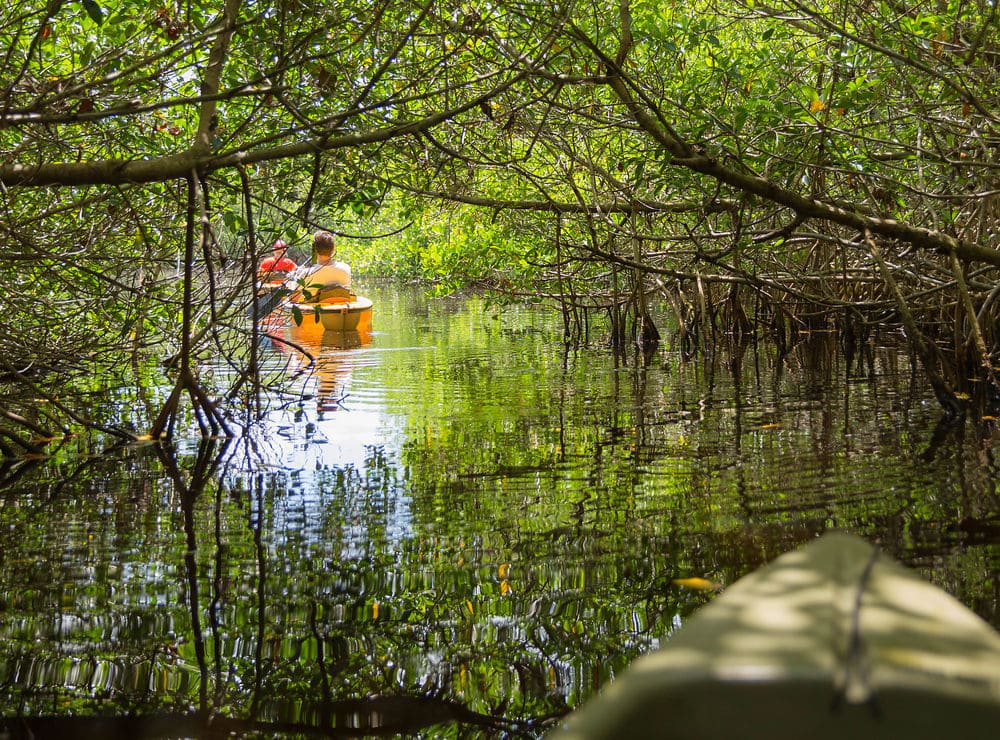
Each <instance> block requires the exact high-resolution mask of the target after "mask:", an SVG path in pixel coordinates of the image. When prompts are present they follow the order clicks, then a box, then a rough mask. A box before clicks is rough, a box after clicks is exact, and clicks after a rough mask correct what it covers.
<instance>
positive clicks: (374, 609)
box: [372, 601, 378, 620]
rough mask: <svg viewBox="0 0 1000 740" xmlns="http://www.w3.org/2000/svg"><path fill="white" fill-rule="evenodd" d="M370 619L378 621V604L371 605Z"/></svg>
mask: <svg viewBox="0 0 1000 740" xmlns="http://www.w3.org/2000/svg"><path fill="white" fill-rule="evenodd" d="M372 619H374V620H378V602H377V601H375V602H373V603H372Z"/></svg>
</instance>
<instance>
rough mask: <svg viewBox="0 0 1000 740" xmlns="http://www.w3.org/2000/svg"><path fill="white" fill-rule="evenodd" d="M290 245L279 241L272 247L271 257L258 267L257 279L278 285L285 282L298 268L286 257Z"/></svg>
mask: <svg viewBox="0 0 1000 740" xmlns="http://www.w3.org/2000/svg"><path fill="white" fill-rule="evenodd" d="M287 251H288V245H287V244H285V242H284V241H283V240H281V239H278V240H277V241H276V242H275V243H274V247H272V253H271V256H270V257H265V258H264V259H262V260H261V262H260V264H259V265H258V266H257V279H258V280H260V281H261V282H262V283H277V282H281V281H282V280H284V279H285V278H286V277H287V276H288V275H289V274H291V273H292V272H294V271H295V269H296V268H297V267H298V265H296V264H295V263H294V262H293V261H292V260H291V259H289V258H288V257H287V256H286V254H285V253H286V252H287Z"/></svg>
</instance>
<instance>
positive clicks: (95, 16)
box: [80, 0, 104, 25]
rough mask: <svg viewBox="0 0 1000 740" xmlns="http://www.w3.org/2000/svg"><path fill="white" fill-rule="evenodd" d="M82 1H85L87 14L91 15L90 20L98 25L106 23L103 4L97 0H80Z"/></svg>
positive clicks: (84, 6)
mask: <svg viewBox="0 0 1000 740" xmlns="http://www.w3.org/2000/svg"><path fill="white" fill-rule="evenodd" d="M80 2H82V3H83V8H84V10H86V11H87V15H89V16H90V20H92V21H93V22H94V23H96V24H97V25H101V24H102V23H104V11H103V10H101V6H100V5H98V4H97V3H96V2H95V0H80Z"/></svg>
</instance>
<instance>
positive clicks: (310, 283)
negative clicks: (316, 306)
mask: <svg viewBox="0 0 1000 740" xmlns="http://www.w3.org/2000/svg"><path fill="white" fill-rule="evenodd" d="M313 251H314V252H315V253H316V264H315V265H311V266H309V267H301V268H299V270H298V272H296V273H295V275H294V278H295V281H296V282H297V290H296V292H295V293H293V294H292V296H291V300H292V302H293V303H295V302H302V301H305V302H307V303H321V302H323V301H324V300H326V299H328V298H330V297H332V296H333V295H336V294H337V293H338V292H340V293H344V294H345V297H346V294H347V293H349V291H350V288H351V268H350V267H348V266H347V264H346V263H344V262H338V261H337V260H335V259H333V257H334V255H335V254H336V252H337V250H336V246H335V245H334V238H333V234H331V233H330V232H329V231H317V232H316V233H315V234H313Z"/></svg>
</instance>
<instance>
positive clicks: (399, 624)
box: [0, 296, 1000, 737]
mask: <svg viewBox="0 0 1000 740" xmlns="http://www.w3.org/2000/svg"><path fill="white" fill-rule="evenodd" d="M391 299H392V297H391V296H390V297H388V298H386V299H385V301H384V302H387V301H389V300H391ZM399 300H402V299H399ZM385 313H386V315H387V316H388V315H389V314H390V313H392V314H398V315H400V316H403V317H405V319H406V321H405V323H404V322H403V321H400V322H399V324H398V325H396V326H392V325H388V322H387V326H386V328H384V329H383V328H381V324H380V332H381V333H380V334H379V335H378V336H377V337H376V340H377V341H376V342H375V343H374V345H367V344H363V345H362V346H361V347H358V348H356V349H341V348H339V347H332V348H322V347H320V348H318V349H317V348H313V349H312V350H310V349H308V348H306V352H307V353H309V356H310V357H309V358H307V359H302V357H304V356H303V355H302V353H301V352H300V351H299V350H297V349H291V350H289V349H282V348H281V347H280V346H276V347H275V348H274V349H273V351H270V355H269V358H270V360H272V361H274V363H275V365H277V366H279V367H280V368H281V369H282V370H283V371H285V370H287V371H290V372H296V371H302V375H301V376H300V380H301V391H300V394H299V395H297V396H294V397H292V401H289V402H287V403H279V402H278V400H277V399H275V400H274V403H273V406H272V408H273V412H272V416H271V417H268V418H267V419H266V422H267V423H266V424H265V426H264V427H263V431H262V433H261V434H260V435H259V436H255V437H250V438H245V439H244V438H241V439H239V440H237V441H234V442H232V443H229V444H223V443H221V442H219V443H213V442H208V443H205V444H202V445H200V446H196V447H190V448H185V447H183V446H181V447H177V448H167V447H158V446H156V445H140V446H131V447H124V446H121V447H117V448H116V449H114V450H111V451H100V454H95V451H94V450H93V449H92V448H91V444H92V442H91V441H90V440H86V439H83V438H79V439H70V440H67V441H66V442H65V443H64V446H63V448H62V449H61V452H60V455H59V456H56V457H53V458H52V459H49V460H18V461H5V462H4V463H3V465H2V467H0V476H2V477H0V523H2V526H3V527H4V529H3V531H4V539H3V540H2V542H0V637H2V641H0V702H2V704H3V706H4V707H5V709H4V712H3V717H4V719H3V720H2V721H0V724H3V725H5V727H6V729H7V731H8V732H10V733H11V734H13V735H16V736H22V737H23V736H27V733H28V732H29V731H30V732H34V733H35V734H36V736H37V735H40V734H43V733H44V734H49V733H51V732H55V731H65V732H66V733H69V734H76V735H82V734H88V735H92V736H99V735H101V734H104V735H110V734H119V735H122V734H124V735H128V736H141V735H142V734H143V733H145V734H147V735H159V734H169V733H170V732H174V733H176V734H183V735H191V736H194V735H198V734H199V733H201V734H205V733H206V732H207V730H206V728H207V727H208V725H209V724H211V727H212V730H213V732H214V731H220V732H234V733H238V734H239V733H245V734H252V733H253V732H257V733H259V734H265V735H280V734H303V735H308V734H319V735H324V736H331V735H332V736H336V735H341V734H342V735H350V734H354V735H379V734H413V733H420V732H424V733H426V734H429V735H430V734H435V733H436V732H438V731H439V730H438V729H436V728H435V729H427V728H432V727H435V726H436V725H443V726H444V727H443V728H442V729H440V732H442V733H444V734H449V733H450V734H463V733H464V734H481V735H487V736H489V735H499V734H502V733H506V734H507V735H511V736H537V735H540V734H541V733H542V732H543V731H544V730H545V728H547V727H549V726H551V725H552V723H553V722H554V721H555V718H557V717H559V716H560V715H562V714H563V713H565V712H566V711H568V709H569V708H570V707H572V706H575V705H577V704H579V703H580V702H581V701H582V700H583V699H585V698H587V697H588V696H590V695H591V694H593V693H594V692H595V691H596V690H597V689H598V688H599V687H600V686H601V685H603V684H604V683H606V682H607V681H609V680H611V679H612V678H613V677H614V676H615V675H616V674H617V673H618V672H619V671H620V670H622V669H623V668H624V667H625V666H626V665H627V664H628V663H629V662H630V660H631V659H632V658H634V657H635V656H637V655H639V654H641V653H644V652H648V651H650V650H652V649H654V648H656V647H657V646H658V645H659V644H661V643H662V641H664V640H666V639H668V638H669V636H670V634H671V632H672V631H673V629H674V628H675V627H676V625H677V624H678V623H680V622H681V621H683V619H684V618H685V617H686V615H688V614H689V613H691V612H692V611H693V610H694V609H696V608H697V607H698V606H699V605H701V604H702V603H704V602H705V601H706V600H707V599H710V598H712V597H711V595H709V594H705V593H701V592H695V591H690V590H682V589H680V588H678V587H677V586H676V585H675V584H674V583H673V581H674V580H675V579H684V578H689V577H702V578H708V579H711V580H713V581H717V582H721V583H731V582H732V581H733V580H735V579H736V578H737V577H739V576H740V575H743V574H744V573H746V572H747V571H749V570H752V569H753V568H754V567H755V566H757V565H759V564H760V563H762V562H764V561H767V560H770V559H771V558H773V557H775V556H776V555H777V554H779V553H781V552H783V551H786V550H789V549H792V548H793V547H795V546H797V545H798V544H800V543H801V542H803V541H806V540H808V539H811V538H812V537H814V536H815V535H816V534H817V533H819V532H821V531H824V530H826V529H828V528H831V527H843V528H847V529H851V530H853V531H855V532H858V533H860V534H863V535H865V536H868V537H874V536H877V537H879V538H880V539H881V540H882V544H883V547H884V548H885V549H886V550H887V552H889V553H890V554H892V555H894V556H895V557H897V558H898V559H901V560H903V561H904V562H907V563H908V564H911V565H916V566H918V567H921V568H922V569H923V570H924V572H925V573H926V574H929V575H930V576H932V577H933V578H934V580H935V581H936V582H938V583H943V584H944V585H946V586H948V588H949V590H950V591H952V592H953V593H956V594H957V595H959V596H960V597H961V598H962V600H963V601H965V602H966V603H970V604H972V605H973V606H974V607H975V608H976V609H977V611H979V612H980V613H981V614H982V615H983V616H985V617H987V618H988V619H993V621H994V622H996V611H995V604H996V603H998V602H997V600H996V584H995V579H993V578H992V574H993V573H994V572H995V570H996V565H997V558H998V544H997V543H998V540H1000V538H998V535H997V528H996V525H995V518H991V517H992V515H991V514H990V512H991V511H995V507H993V508H992V509H991V507H992V506H993V504H992V503H991V502H992V501H993V498H991V497H995V493H994V490H995V489H994V488H993V486H992V481H993V480H995V466H994V465H993V463H992V451H991V449H992V448H991V439H992V437H991V433H990V431H989V427H988V425H985V424H984V425H982V426H981V427H975V429H976V430H977V431H976V433H975V434H970V433H965V434H962V433H960V432H959V431H957V430H956V429H955V428H950V429H947V430H943V431H942V430H939V432H940V433H939V434H938V435H937V436H934V434H933V432H934V425H935V422H936V421H937V418H936V415H935V412H934V407H933V405H932V404H931V405H924V404H923V403H922V400H921V398H920V396H919V395H915V394H914V393H913V391H912V390H911V389H910V386H909V380H908V374H907V372H906V361H905V356H901V355H900V354H899V353H897V352H894V351H893V350H892V349H891V348H885V349H879V350H878V352H876V353H874V354H873V355H872V356H871V357H870V358H869V360H868V361H867V363H866V367H868V368H878V372H877V373H872V374H870V376H866V377H865V378H862V379H859V378H857V377H854V373H855V372H857V371H856V370H854V368H853V366H852V376H851V377H850V378H846V379H845V377H844V375H843V374H840V373H839V371H838V365H837V363H836V361H835V358H834V360H833V361H831V358H832V357H834V356H832V355H830V354H829V353H825V354H824V350H823V347H822V346H820V344H821V343H819V342H817V345H816V346H813V347H809V348H806V347H801V348H794V349H793V350H792V351H790V352H789V353H787V354H786V355H784V356H783V357H781V358H780V361H778V362H774V358H773V357H769V356H767V355H766V354H764V353H763V352H762V351H761V350H760V349H759V348H755V347H753V346H748V347H744V348H742V350H741V351H740V352H738V353H733V354H730V355H727V356H719V357H714V356H713V357H705V358H696V359H694V360H688V359H684V358H682V357H681V356H680V354H679V353H673V354H671V353H663V354H661V356H659V357H658V358H655V359H654V361H653V362H651V363H649V364H642V363H638V362H633V361H632V360H631V358H629V362H628V363H627V364H625V365H623V366H620V367H617V368H613V367H611V366H610V363H609V362H608V358H607V355H606V353H604V352H603V351H602V350H595V351H593V352H592V353H589V352H587V351H583V350H581V351H578V352H565V353H556V354H553V353H552V352H551V347H552V346H555V345H554V340H553V334H552V333H551V332H548V331H547V329H546V328H545V327H542V328H535V327H534V326H533V325H532V324H531V321H532V318H531V317H530V316H528V315H524V316H515V315H514V314H513V312H512V310H511V309H507V314H505V317H510V321H509V322H508V323H504V322H502V321H500V320H496V319H493V318H491V317H490V315H489V313H488V312H486V311H484V310H483V309H482V307H481V306H480V305H475V304H473V305H471V307H470V306H466V305H464V304H462V305H457V306H456V304H449V303H447V302H436V303H433V304H430V305H428V304H427V303H426V302H417V303H416V305H412V306H411V305H406V306H402V307H400V308H398V310H393V311H388V310H387V311H386V312H385ZM281 336H282V338H285V335H284V334H282V335H281ZM288 341H292V340H291V339H290V338H288ZM303 346H304V343H303ZM807 350H808V351H807ZM278 353H282V354H281V355H280V357H284V358H285V359H286V360H288V364H289V367H288V368H285V364H286V363H284V362H279V354H278ZM326 354H328V355H329V357H331V358H335V359H336V360H337V362H335V363H331V364H330V365H329V366H327V368H326V369H321V368H320V367H319V362H320V360H322V359H323V357H324V356H325V355H326ZM900 357H903V359H900ZM310 359H311V360H312V362H310ZM894 363H895V364H897V365H901V366H902V372H900V368H899V367H896V366H895V365H894ZM345 365H346V366H347V367H348V368H349V369H350V375H349V376H348V375H346V374H345V375H340V374H339V373H341V371H342V369H343V367H344V366H345ZM314 366H315V367H314ZM866 372H867V371H866ZM324 373H326V375H325V379H324ZM320 385H322V387H323V388H324V389H326V390H329V389H331V388H332V389H333V390H332V394H333V396H332V397H333V398H337V397H339V396H340V395H342V394H343V393H344V392H347V393H350V394H351V395H350V396H349V397H348V400H347V401H346V402H343V403H341V405H340V406H339V407H338V410H337V411H336V412H333V413H330V412H328V411H324V412H322V413H323V414H325V415H326V417H327V418H326V419H325V420H324V419H320V418H319V415H320V413H321V412H320V411H319V410H318V409H317V405H318V398H319V397H320V396H321V395H323V394H321V393H319V392H318V391H317V388H318V387H319V386H320ZM326 397H327V398H328V399H329V398H330V397H331V396H330V395H327V396H326ZM927 409H930V411H927ZM365 418H368V419H370V420H371V421H370V423H369V422H367V421H366V422H365V424H367V426H365V427H364V429H365V430H366V431H365V435H363V439H360V440H357V441H356V442H357V445H356V448H352V449H351V451H350V454H340V453H339V450H340V449H342V448H338V447H337V443H338V438H336V437H335V435H337V434H341V435H346V434H348V433H349V432H348V430H352V429H359V428H361V424H360V423H359V421H358V420H359V419H365ZM971 426H972V425H971V424H970V425H967V426H966V427H965V429H966V430H968V429H969V428H971ZM310 429H312V430H313V431H309V430H310ZM285 435H287V436H285ZM324 436H325V438H326V439H321V437H324ZM928 440H932V441H933V450H934V453H933V454H927V455H922V454H921V453H922V452H924V451H925V450H927V449H928ZM17 718H21V719H17ZM164 728H166V729H164ZM421 728H423V729H421Z"/></svg>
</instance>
